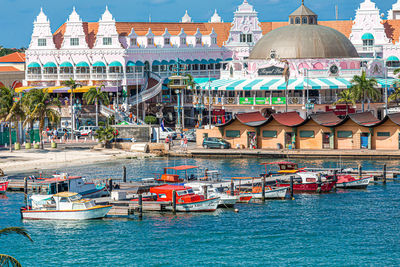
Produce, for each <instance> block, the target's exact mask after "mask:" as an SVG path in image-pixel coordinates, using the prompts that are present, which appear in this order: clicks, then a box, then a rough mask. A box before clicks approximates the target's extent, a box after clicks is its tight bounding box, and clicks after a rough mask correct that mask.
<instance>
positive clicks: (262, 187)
mask: <svg viewBox="0 0 400 267" xmlns="http://www.w3.org/2000/svg"><path fill="white" fill-rule="evenodd" d="M261 190H262V191H261V201H262V202H265V176H263V178H262V185H261Z"/></svg>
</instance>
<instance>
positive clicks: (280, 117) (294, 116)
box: [271, 111, 304, 127]
mask: <svg viewBox="0 0 400 267" xmlns="http://www.w3.org/2000/svg"><path fill="white" fill-rule="evenodd" d="M271 117H272V118H274V119H275V120H276V121H277V122H279V123H280V124H282V125H285V126H289V127H293V126H297V125H300V124H302V123H303V122H304V119H303V118H302V117H300V115H299V113H297V112H296V111H292V112H286V113H275V114H272V115H271Z"/></svg>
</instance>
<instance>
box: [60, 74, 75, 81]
mask: <svg viewBox="0 0 400 267" xmlns="http://www.w3.org/2000/svg"><path fill="white" fill-rule="evenodd" d="M73 78H74V74H73V73H69V74H60V78H59V79H60V80H69V79H73Z"/></svg>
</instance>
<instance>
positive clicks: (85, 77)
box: [75, 73, 90, 81]
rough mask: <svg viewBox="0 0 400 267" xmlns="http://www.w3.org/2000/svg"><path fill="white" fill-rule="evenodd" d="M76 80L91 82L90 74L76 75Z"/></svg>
mask: <svg viewBox="0 0 400 267" xmlns="http://www.w3.org/2000/svg"><path fill="white" fill-rule="evenodd" d="M75 78H76V79H77V80H78V81H79V80H90V74H89V73H77V74H75Z"/></svg>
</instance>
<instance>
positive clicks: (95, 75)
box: [92, 73, 107, 80]
mask: <svg viewBox="0 0 400 267" xmlns="http://www.w3.org/2000/svg"><path fill="white" fill-rule="evenodd" d="M92 80H107V74H105V73H103V74H101V73H92Z"/></svg>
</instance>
